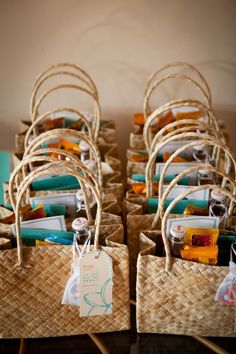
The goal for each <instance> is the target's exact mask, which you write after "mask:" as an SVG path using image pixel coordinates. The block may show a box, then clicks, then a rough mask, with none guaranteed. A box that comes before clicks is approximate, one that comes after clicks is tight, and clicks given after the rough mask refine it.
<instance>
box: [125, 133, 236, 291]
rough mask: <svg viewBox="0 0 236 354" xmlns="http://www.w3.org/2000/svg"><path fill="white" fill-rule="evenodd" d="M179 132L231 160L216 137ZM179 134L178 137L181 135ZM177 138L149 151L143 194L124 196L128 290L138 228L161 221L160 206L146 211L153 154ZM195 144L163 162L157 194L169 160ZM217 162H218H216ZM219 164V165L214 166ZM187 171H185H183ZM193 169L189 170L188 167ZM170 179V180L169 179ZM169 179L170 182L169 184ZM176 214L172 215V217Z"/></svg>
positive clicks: (151, 226) (133, 270)
mask: <svg viewBox="0 0 236 354" xmlns="http://www.w3.org/2000/svg"><path fill="white" fill-rule="evenodd" d="M181 135H188V137H189V138H197V139H198V140H197V141H198V142H197V143H198V144H208V145H211V146H215V145H217V148H218V150H219V151H223V152H224V155H223V156H221V159H222V160H223V161H226V162H227V161H228V160H227V159H229V158H230V159H231V161H233V156H232V154H231V153H230V151H229V149H228V148H227V146H226V145H225V144H224V143H223V142H222V141H221V140H219V139H216V138H215V137H214V136H210V135H207V134H198V133H194V132H192V133H186V134H181ZM181 135H180V137H181ZM175 139H178V136H176V137H175V136H171V137H170V138H169V139H166V140H164V142H160V143H159V144H158V145H156V146H155V148H154V151H153V152H152V154H151V156H150V158H149V161H148V163H147V166H146V171H145V175H146V196H145V197H144V196H139V195H134V194H132V193H130V192H127V193H126V199H125V200H124V207H123V209H124V215H125V216H126V230H127V245H128V247H129V251H130V288H131V293H132V294H134V286H135V276H136V261H137V257H138V252H139V234H140V231H143V230H148V229H160V220H159V208H158V210H157V213H156V214H148V213H147V208H148V205H147V204H148V203H147V201H148V198H152V196H153V195H154V190H153V175H154V164H155V158H156V154H157V152H158V151H159V149H160V148H161V147H162V146H164V145H165V144H166V143H168V142H169V141H174V140H175ZM195 144H196V141H195V142H191V141H190V142H189V144H187V145H184V146H183V147H182V148H180V149H178V150H177V151H176V152H175V153H174V154H173V155H172V156H171V157H170V158H169V159H168V161H167V162H166V163H165V167H164V169H163V171H162V173H161V176H160V182H159V192H158V195H160V196H161V193H162V185H163V180H164V176H165V172H166V171H167V168H168V166H169V165H170V162H171V161H172V160H173V159H174V158H175V156H177V155H178V154H179V153H180V152H182V151H184V150H187V149H188V148H189V147H192V146H193V145H195ZM217 164H219V161H218V162H217ZM217 167H218V166H217ZM198 169H199V166H195V167H194V168H193V171H195V172H196V171H197V170H198ZM187 171H190V169H189V170H186V171H185V172H187ZM191 171H192V170H191ZM226 171H227V172H228V173H229V172H230V165H229V164H227V167H226ZM187 175H188V173H185V174H184V176H187ZM172 182H173V181H172ZM172 182H171V183H172ZM174 217H175V216H174Z"/></svg>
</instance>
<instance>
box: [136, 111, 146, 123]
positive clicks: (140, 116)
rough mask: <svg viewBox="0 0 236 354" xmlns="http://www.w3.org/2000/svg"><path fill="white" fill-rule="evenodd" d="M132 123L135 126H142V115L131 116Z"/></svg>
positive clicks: (143, 121)
mask: <svg viewBox="0 0 236 354" xmlns="http://www.w3.org/2000/svg"><path fill="white" fill-rule="evenodd" d="M133 122H134V124H137V125H144V123H145V120H144V115H143V113H135V114H134V116H133Z"/></svg>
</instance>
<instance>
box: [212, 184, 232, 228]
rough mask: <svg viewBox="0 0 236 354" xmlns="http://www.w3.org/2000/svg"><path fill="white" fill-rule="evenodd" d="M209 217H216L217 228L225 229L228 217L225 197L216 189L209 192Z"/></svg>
mask: <svg viewBox="0 0 236 354" xmlns="http://www.w3.org/2000/svg"><path fill="white" fill-rule="evenodd" d="M209 215H210V216H216V217H218V218H219V219H220V224H219V228H220V229H225V227H226V223H227V217H228V205H227V197H226V196H225V195H224V194H222V193H221V192H220V191H219V190H218V189H213V190H212V192H211V200H210V207H209Z"/></svg>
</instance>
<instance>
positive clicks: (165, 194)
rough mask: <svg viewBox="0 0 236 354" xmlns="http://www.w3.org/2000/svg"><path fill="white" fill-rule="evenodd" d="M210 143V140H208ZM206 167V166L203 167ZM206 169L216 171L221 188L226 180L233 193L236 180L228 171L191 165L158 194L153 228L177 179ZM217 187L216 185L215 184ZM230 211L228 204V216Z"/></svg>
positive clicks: (231, 207) (231, 206)
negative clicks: (158, 202)
mask: <svg viewBox="0 0 236 354" xmlns="http://www.w3.org/2000/svg"><path fill="white" fill-rule="evenodd" d="M208 143H210V142H208ZM205 167H206V168H205ZM202 169H204V170H207V171H210V172H214V173H216V174H217V175H219V176H221V177H223V181H222V184H221V187H222V188H225V182H226V181H228V182H230V184H231V186H232V187H233V192H232V194H233V195H235V193H236V181H235V179H234V180H233V179H232V178H231V177H230V176H229V174H228V172H227V171H226V172H225V171H222V170H220V169H219V168H216V167H213V166H211V165H209V164H203V165H201V166H193V167H191V168H188V169H187V170H185V171H184V172H182V173H180V174H179V175H178V176H176V177H175V178H174V179H173V180H172V181H171V183H170V184H169V185H168V186H167V188H166V190H165V191H164V192H163V195H162V196H160V206H159V210H158V211H157V213H156V215H155V218H154V220H153V224H152V227H153V228H155V227H156V225H157V222H158V215H159V216H160V217H161V218H163V215H164V202H165V200H166V199H167V197H168V195H169V193H170V192H171V190H172V189H173V188H174V186H175V185H176V184H177V183H178V181H179V180H180V179H181V178H182V177H184V176H186V175H187V174H189V173H191V172H194V171H199V170H202ZM161 177H163V174H162V175H161ZM162 183H163V178H162ZM216 187H217V186H216ZM232 211H233V205H232V204H230V206H229V216H231V214H232Z"/></svg>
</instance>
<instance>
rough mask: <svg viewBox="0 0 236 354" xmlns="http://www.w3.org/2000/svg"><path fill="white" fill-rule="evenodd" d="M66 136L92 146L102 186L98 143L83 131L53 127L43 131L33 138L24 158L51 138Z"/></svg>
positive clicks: (99, 181)
mask: <svg viewBox="0 0 236 354" xmlns="http://www.w3.org/2000/svg"><path fill="white" fill-rule="evenodd" d="M65 136H68V137H71V138H75V139H78V140H84V141H85V142H86V143H87V144H88V145H89V146H90V148H91V150H92V151H93V153H94V158H95V161H96V163H97V167H98V183H99V186H100V188H102V185H103V181H102V167H101V156H100V152H99V150H98V148H97V145H96V144H95V143H94V141H92V140H90V139H89V138H88V136H87V135H86V134H84V133H81V132H79V131H76V130H72V129H53V130H49V131H48V132H45V133H42V134H40V135H39V136H37V137H36V138H35V139H34V140H32V141H31V143H30V144H29V145H28V146H27V148H26V150H25V152H24V155H23V158H25V157H26V156H27V155H28V154H29V153H31V152H32V151H35V150H37V148H40V146H41V144H43V143H46V142H48V141H50V140H51V139H55V138H65Z"/></svg>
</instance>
